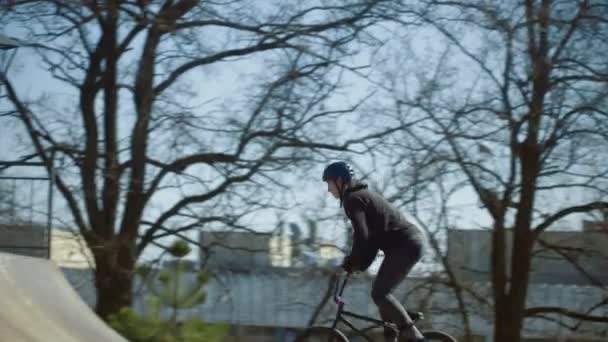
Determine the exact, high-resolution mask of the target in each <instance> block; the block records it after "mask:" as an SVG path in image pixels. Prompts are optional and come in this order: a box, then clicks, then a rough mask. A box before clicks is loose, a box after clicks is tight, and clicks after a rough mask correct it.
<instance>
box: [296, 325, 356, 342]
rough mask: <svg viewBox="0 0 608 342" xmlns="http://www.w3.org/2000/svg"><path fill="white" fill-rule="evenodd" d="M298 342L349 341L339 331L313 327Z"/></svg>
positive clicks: (299, 336) (297, 338)
mask: <svg viewBox="0 0 608 342" xmlns="http://www.w3.org/2000/svg"><path fill="white" fill-rule="evenodd" d="M296 342H348V339H347V338H346V336H344V334H343V333H342V332H340V331H339V330H338V329H332V328H330V327H311V328H308V329H306V330H305V331H304V332H302V333H301V334H300V335H298V337H296Z"/></svg>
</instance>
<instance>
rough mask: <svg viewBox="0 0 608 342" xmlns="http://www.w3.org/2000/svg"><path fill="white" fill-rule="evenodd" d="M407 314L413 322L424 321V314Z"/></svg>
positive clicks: (409, 312) (408, 312) (410, 312)
mask: <svg viewBox="0 0 608 342" xmlns="http://www.w3.org/2000/svg"><path fill="white" fill-rule="evenodd" d="M406 311H407V310H406ZM407 314H408V316H410V318H411V319H412V321H419V320H421V319H424V314H423V313H422V312H412V311H407Z"/></svg>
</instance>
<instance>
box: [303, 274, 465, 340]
mask: <svg viewBox="0 0 608 342" xmlns="http://www.w3.org/2000/svg"><path fill="white" fill-rule="evenodd" d="M349 278H350V274H347V275H346V276H345V277H344V280H343V281H342V283H341V284H340V276H338V277H337V278H336V284H335V285H336V286H334V288H335V291H334V302H335V303H336V304H337V305H338V310H337V312H336V317H335V319H334V320H333V323H332V325H331V326H312V327H309V328H307V329H306V330H304V331H303V332H302V333H301V334H299V335H298V336H297V338H296V342H349V339H348V338H347V335H346V334H344V332H342V331H341V330H339V329H338V328H337V325H338V323H339V322H342V323H344V324H345V325H347V326H348V327H349V328H350V329H351V330H352V332H353V335H355V336H361V337H363V338H364V339H365V340H366V341H369V342H374V340H372V338H371V337H369V336H368V335H367V333H368V332H369V331H370V330H372V329H374V328H379V327H383V328H384V327H388V328H389V329H393V330H394V331H395V333H397V332H398V331H397V327H396V326H395V325H394V324H392V323H389V322H385V321H382V320H379V319H375V318H372V317H368V316H363V315H359V314H356V313H354V312H350V311H347V310H345V309H344V305H345V302H344V300H343V299H342V293H343V292H344V288H345V287H346V283H347V282H348V280H349ZM338 285H340V286H338ZM408 314H409V316H410V317H411V318H412V320H413V321H414V322H416V321H419V320H422V319H424V316H423V314H422V313H421V312H410V311H408ZM345 317H352V318H356V319H358V320H362V321H366V322H369V323H372V325H370V326H368V327H366V328H363V329H358V328H356V327H355V326H354V325H353V324H352V323H351V322H350V321H349V320H347V319H346V318H345ZM422 335H423V336H424V338H425V341H427V342H433V341H437V342H457V341H456V339H455V338H454V337H452V336H450V335H449V334H447V333H445V332H443V331H439V330H425V331H422ZM400 342H401V341H400Z"/></svg>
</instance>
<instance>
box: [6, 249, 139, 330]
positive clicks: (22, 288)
mask: <svg viewBox="0 0 608 342" xmlns="http://www.w3.org/2000/svg"><path fill="white" fill-rule="evenodd" d="M0 341H11V342H41V341H45V342H46V341H52V342H55V341H56V342H85V341H86V342H96V341H103V342H127V340H125V339H124V338H123V337H121V336H120V335H119V334H118V333H116V332H115V331H114V330H112V329H111V328H110V327H108V326H107V325H106V324H105V322H103V321H102V320H101V319H100V318H99V317H98V316H97V315H96V314H95V313H94V312H93V311H92V310H91V308H90V307H89V306H88V305H86V304H85V303H84V302H83V301H82V299H81V298H80V296H79V295H78V293H76V291H75V290H74V289H73V288H72V286H71V285H70V283H69V282H68V281H67V280H66V279H65V278H64V276H63V273H62V272H61V270H60V269H59V267H57V265H55V264H54V263H53V262H52V261H49V260H46V259H40V258H34V257H27V256H20V255H15V254H9V253H0Z"/></svg>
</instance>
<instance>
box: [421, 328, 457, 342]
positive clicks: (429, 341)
mask: <svg viewBox="0 0 608 342" xmlns="http://www.w3.org/2000/svg"><path fill="white" fill-rule="evenodd" d="M422 335H423V336H424V338H425V341H426V342H434V341H436V342H458V341H456V339H455V338H454V337H452V336H450V335H449V334H447V333H444V332H443V331H439V330H426V331H422Z"/></svg>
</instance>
